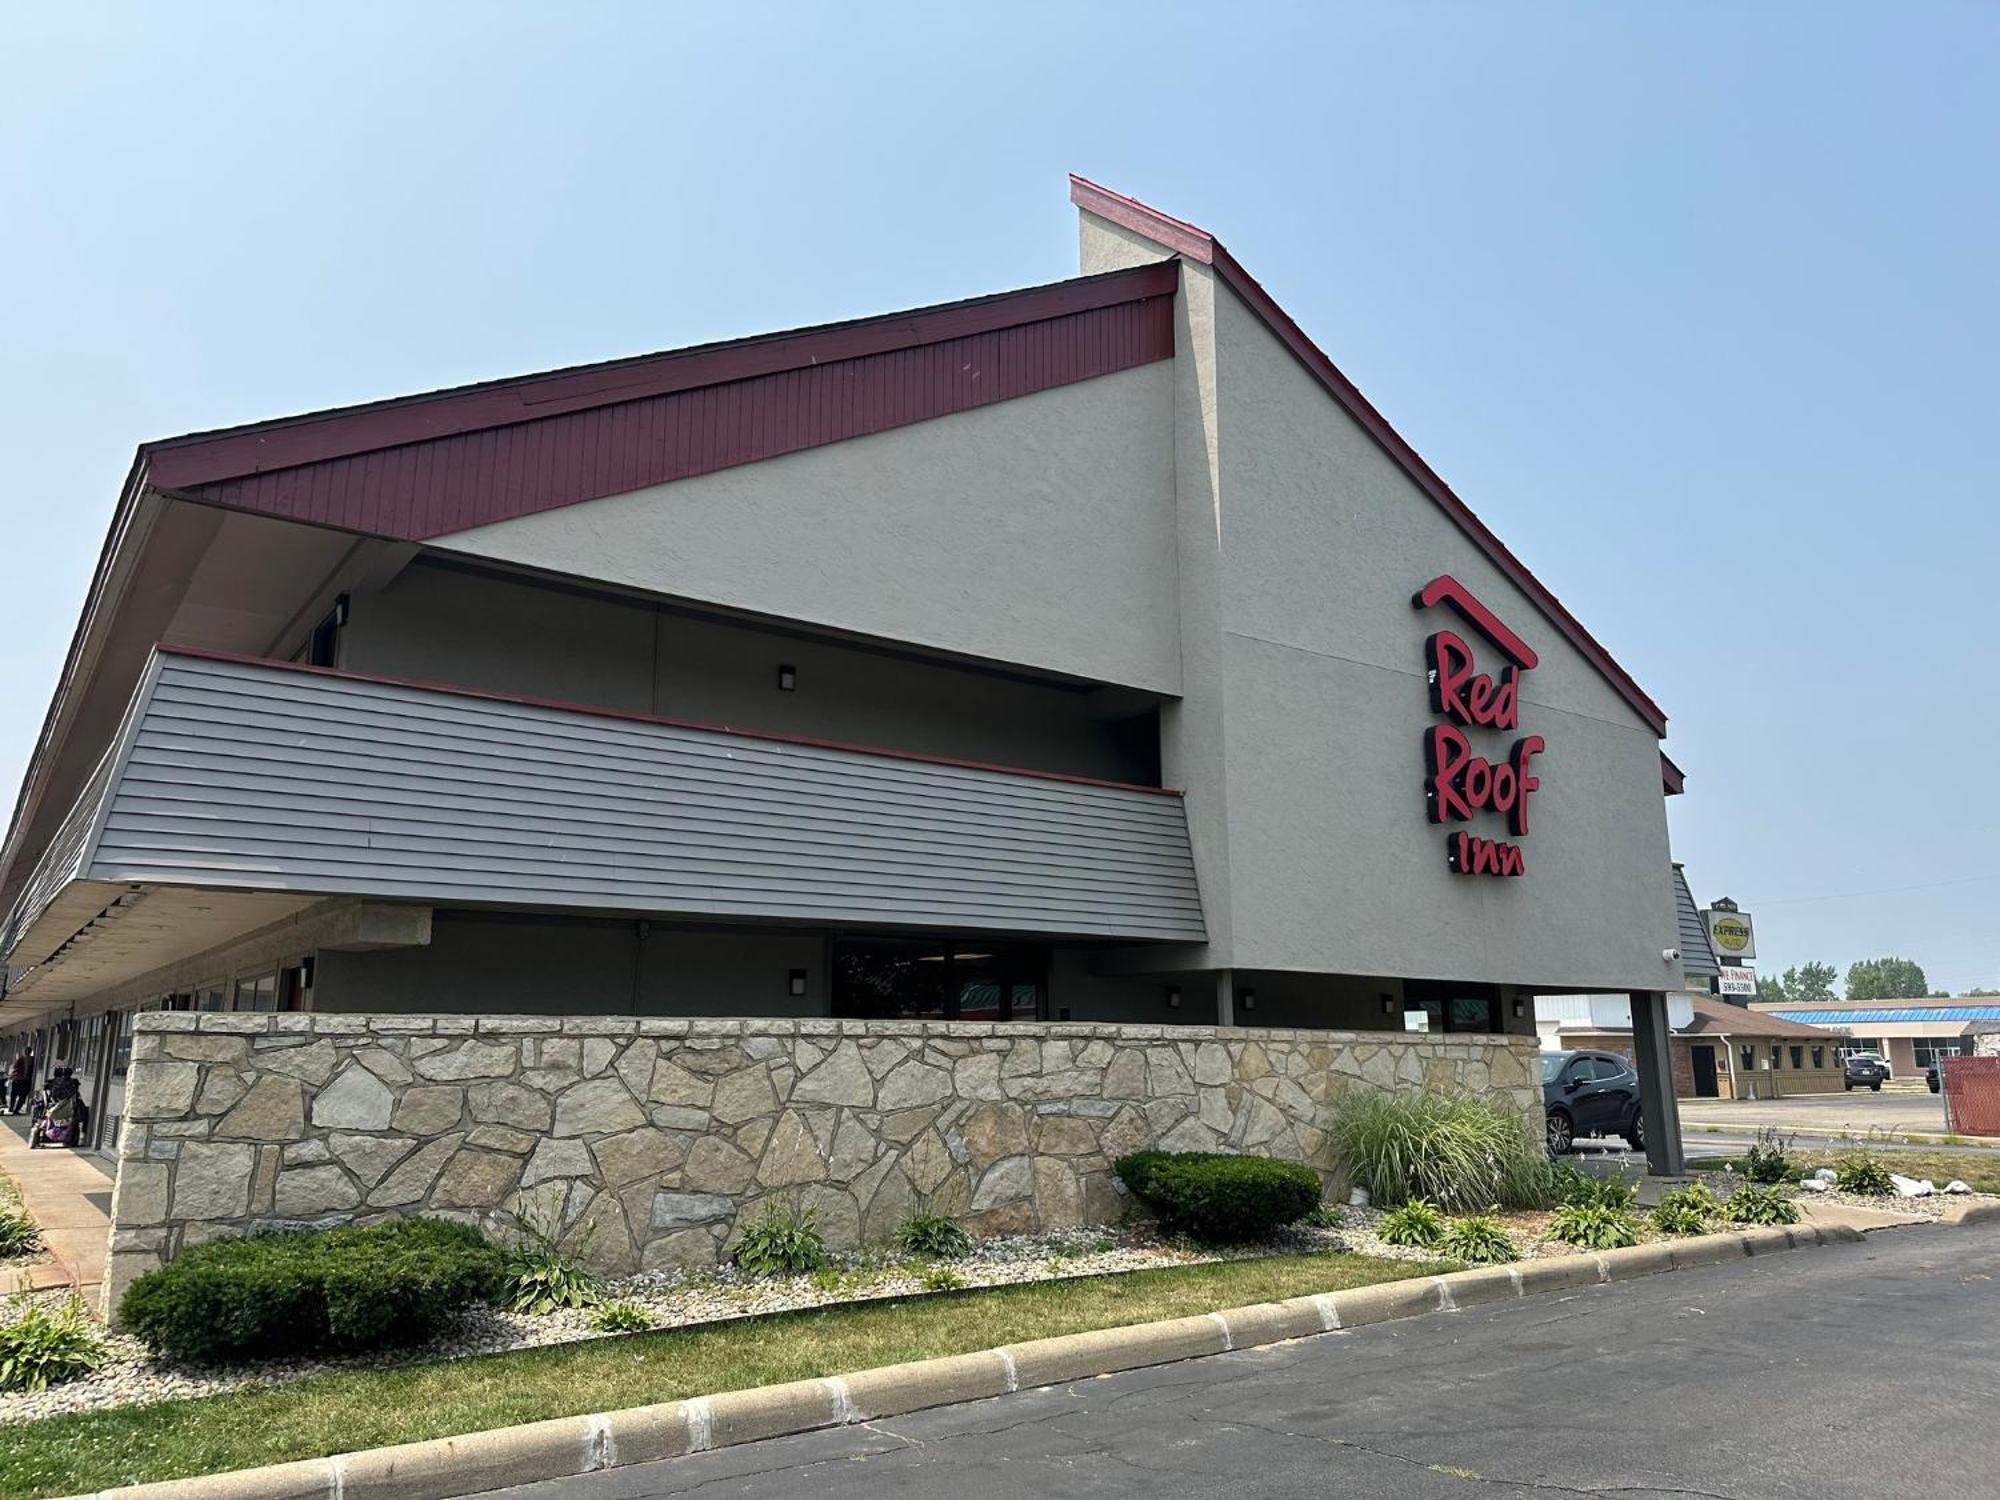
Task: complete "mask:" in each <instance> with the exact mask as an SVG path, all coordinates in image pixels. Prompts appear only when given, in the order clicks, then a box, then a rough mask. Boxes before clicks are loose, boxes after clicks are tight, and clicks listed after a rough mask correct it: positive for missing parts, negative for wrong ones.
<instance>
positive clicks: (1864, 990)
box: [1757, 958, 2000, 1001]
mask: <svg viewBox="0 0 2000 1500" xmlns="http://www.w3.org/2000/svg"><path fill="white" fill-rule="evenodd" d="M1838 978H1840V971H1839V970H1838V969H1836V968H1835V967H1834V966H1833V965H1832V964H1821V963H1808V964H1795V965H1794V966H1793V967H1791V968H1789V969H1787V970H1785V972H1784V973H1783V974H1759V975H1758V976H1757V998H1758V999H1759V1000H1804V1001H1814V1000H1842V999H1845V1000H1914V999H1919V998H1924V997H1930V998H1933V999H1942V998H1944V997H1946V996H1948V995H1949V994H1950V993H1951V992H1950V991H1949V990H1933V989H1932V988H1931V987H1930V981H1929V980H1927V979H1925V978H1924V969H1923V965H1922V964H1919V963H1917V962H1916V961H1915V960H1913V959H1908V958H1863V959H1858V960H1856V961H1855V962H1854V963H1851V964H1849V965H1848V966H1847V985H1846V993H1845V994H1844V995H1836V994H1834V992H1833V985H1834V981H1835V980H1837V979H1838ZM1965 993H1966V994H1967V995H2000V990H1989V989H1970V990H1967V991H1966V992H1965Z"/></svg>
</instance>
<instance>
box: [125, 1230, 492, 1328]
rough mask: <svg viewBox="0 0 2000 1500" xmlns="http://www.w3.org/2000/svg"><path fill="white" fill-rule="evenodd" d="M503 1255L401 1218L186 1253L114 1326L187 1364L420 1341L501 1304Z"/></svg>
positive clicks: (132, 1295)
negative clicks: (455, 1317) (477, 1306)
mask: <svg viewBox="0 0 2000 1500" xmlns="http://www.w3.org/2000/svg"><path fill="white" fill-rule="evenodd" d="M504 1279H505V1273H504V1263H503V1259H502V1257H501V1254H500V1252H499V1251H498V1250H495V1249H494V1248H493V1247H492V1246H491V1245H489V1244H487V1243H486V1240H485V1237H484V1236H482V1235H481V1234H480V1233H479V1231H478V1230H477V1229H474V1228H472V1227H471V1226H470V1225H466V1224H457V1223H451V1222H448V1221H446V1220H443V1219H402V1220H399V1221H397V1222H396V1223H393V1224H379V1225H374V1226H371V1227H369V1228H366V1229H328V1230H312V1229H303V1230H293V1231H289V1232H287V1233H283V1234H263V1235H254V1236H252V1237H250V1238H248V1239H232V1240H216V1241H214V1242H212V1243H210V1244H206V1245H197V1246H195V1247H194V1248H193V1249H191V1250H184V1251H182V1252H181V1254H180V1256H179V1257H178V1258H177V1259H175V1260H174V1261H173V1262H172V1263H171V1264H170V1265H166V1266H163V1267H161V1268H160V1269H159V1270H157V1271H148V1272H147V1273H146V1274H145V1275H144V1276H141V1277H140V1278H139V1279H138V1280H137V1281H135V1282H133V1283H132V1285H131V1286H130V1287H129V1288H128V1289H127V1290H126V1293H125V1300H124V1301H123V1302H122V1303H120V1304H119V1316H120V1318H121V1319H122V1321H123V1322H124V1324H125V1326H126V1328H128V1329H129V1330H130V1331H131V1332H132V1333H133V1334H135V1335H136V1336H137V1337H139V1338H141V1339H143V1340H145V1342H146V1343H148V1344H150V1345H151V1346H152V1347H153V1348H154V1349H155V1350H156V1351H158V1352H159V1353H161V1354H164V1355H166V1356H167V1357H169V1358H171V1359H178V1360H186V1361H189V1362H193V1363H209V1362H214V1361H221V1360H235V1359H260V1358H266V1357H270V1356H274V1355H292V1354H311V1353H320V1352H332V1353H339V1352H350V1351H355V1350H363V1349H379V1348H387V1347H391V1346H395V1345H400V1344H413V1343H420V1342H422V1341H423V1340H424V1339H427V1338H429V1337H430V1336H431V1335H432V1334H434V1333H435V1332H436V1331H437V1330H438V1328H439V1326H440V1325H441V1324H442V1323H443V1321H444V1320H445V1318H446V1317H447V1316H448V1315H450V1314H452V1313H454V1312H457V1311H459V1310H460V1309H462V1308H465V1307H468V1306H470V1305H472V1304H474V1303H479V1302H486V1301H490V1300H492V1299H493V1298H495V1297H497V1296H498V1295H499V1294H500V1291H501V1288H502V1285H503V1282H504Z"/></svg>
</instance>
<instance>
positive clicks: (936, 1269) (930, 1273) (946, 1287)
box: [922, 1266, 965, 1292]
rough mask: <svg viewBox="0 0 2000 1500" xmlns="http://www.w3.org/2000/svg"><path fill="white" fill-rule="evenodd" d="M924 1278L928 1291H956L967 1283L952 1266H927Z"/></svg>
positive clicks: (925, 1288)
mask: <svg viewBox="0 0 2000 1500" xmlns="http://www.w3.org/2000/svg"><path fill="white" fill-rule="evenodd" d="M922 1280H923V1283H924V1290H925V1291H927V1292H955V1291H957V1290H958V1289H959V1288H960V1287H962V1286H964V1285H965V1278H964V1277H963V1276H961V1275H959V1274H958V1272H956V1271H954V1270H953V1269H952V1268H951V1267H950V1266H925V1267H924V1274H923V1277H922Z"/></svg>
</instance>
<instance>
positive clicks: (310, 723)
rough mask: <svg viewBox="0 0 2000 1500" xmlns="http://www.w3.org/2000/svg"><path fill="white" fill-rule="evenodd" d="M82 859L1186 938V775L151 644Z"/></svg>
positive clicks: (409, 886) (168, 874)
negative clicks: (908, 751) (974, 752)
mask: <svg viewBox="0 0 2000 1500" xmlns="http://www.w3.org/2000/svg"><path fill="white" fill-rule="evenodd" d="M157 673H158V676H157V681H156V684H155V686H154V689H153V692H152V694H151V696H150V698H149V699H148V700H146V704H145V707H144V710H143V712H142V714H141V716H140V718H139V720H138V722H137V723H136V724H135V725H133V726H130V727H129V729H128V734H129V736H130V742H131V748H130V753H129V755H128V756H127V759H126V762H125V764H124V767H123V769H122V772H121V774H120V775H119V776H118V778H117V783H116V786H115V788H114V789H113V791H112V795H111V799H110V805H109V808H108V811H107V814H106V816H105V819H104V825H103V831H102V834H101V836H100V838H99V840H98V843H97V847H96V849H95V851H94V854H93V855H92V858H91V860H90V865H89V870H90V874H91V875H92V876H93V877H94V878H98V879H107V880H121V881H134V882H163V883H174V884H192V885H205V886H220V887H235V888H246V889H256V890H281V891H297V892H309V893H327V894H335V893H341V894H355V895H369V896H383V897H405V898H409V899H413V900H425V901H433V902H439V903H444V902H449V903H454V904H466V905H496V906H537V907H569V908H580V909H590V910H610V911H624V912H639V913H659V914H663V915H664V914H676V915H681V914H685V915H701V916H713V917H744V918H752V917H754V918H761V919H777V920H799V921H814V922H825V921H836V922H843V923H870V924H896V925H906V926H911V927H932V928H944V929H951V930H962V931H963V930H969V931H1013V932H1035V933H1046V934H1050V935H1068V936H1080V937H1102V938H1157V939H1167V940H1190V939H1192V940H1199V939H1200V937H1201V936H1202V932H1203V927H1202V917H1201V905H1200V900H1199V897H1198V894H1197V891H1196V888H1195V878H1194V870H1193V862H1192V858H1191V856H1190V854H1189V850H1188V839H1187V828H1186V822H1185V818H1184V815H1183V811H1182V807H1181V803H1180V799H1179V798H1177V797H1174V796H1170V795H1158V794H1151V793H1147V792H1144V791H1139V790H1131V789H1124V788H1116V787H1103V786H1093V785H1088V784H1080V783H1074V782H1066V781H1059V780H1051V779H1044V778H1038V777H1030V776H1023V775H1020V774H1016V773H1010V772H1005V771H988V770H982V769H977V768H971V767H963V766H955V765H938V764H933V763H929V762H924V761H917V760H906V759H900V758H893V757H888V756H881V755H871V754H868V753H864V752H859V751H847V750H840V749H834V748H828V747H824V746H817V745H800V744H792V743H785V742H778V741H772V740H760V739H754V738H749V737H744V736H738V735H732V734H728V733H722V732H718V731H713V730H705V729H696V728H686V727H679V726H674V725H666V724H660V723H657V722H651V721H645V720H640V719H631V718H619V717H614V716H608V715H598V714H590V713H584V712H577V711H570V710H565V709H557V708H546V707H540V706H534V705H527V704H518V703H510V702H503V701H496V700H490V699H481V698H477V697H472V696H467V695H463V694H454V693H449V692H443V691H435V690H430V689H424V688H416V687H407V686H400V685H390V684H384V683H376V682H369V681H361V680H356V679H352V678H341V677H334V676H327V675H321V674H315V673H308V672H299V671H290V670H285V669H283V668H276V667H265V666H259V665H254V664H247V663H237V662H221V661H213V660H209V659H205V658H195V657H182V656H171V655H168V656H162V657H160V658H159V659H158V664H157Z"/></svg>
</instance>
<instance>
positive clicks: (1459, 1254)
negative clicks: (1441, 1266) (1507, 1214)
mask: <svg viewBox="0 0 2000 1500" xmlns="http://www.w3.org/2000/svg"><path fill="white" fill-rule="evenodd" d="M1437 1250H1438V1254H1440V1255H1442V1256H1444V1257H1445V1258H1446V1259H1447V1260H1462V1261H1464V1262H1465V1263H1466V1264H1467V1265H1469V1266H1495V1265H1503V1264H1505V1263H1506V1262H1507V1261H1510V1260H1519V1259H1520V1258H1521V1257H1520V1255H1519V1254H1518V1253H1517V1252H1516V1251H1515V1249H1514V1241H1513V1240H1512V1239H1511V1238H1510V1237H1509V1236H1508V1234H1507V1231H1506V1229H1505V1228H1504V1227H1503V1226H1502V1225H1501V1223H1500V1220H1499V1219H1498V1218H1497V1217H1495V1216H1494V1215H1492V1214H1468V1215H1466V1216H1465V1217H1464V1218H1462V1219H1453V1220H1452V1221H1451V1222H1450V1223H1449V1224H1447V1225H1445V1227H1444V1233H1443V1234H1442V1235H1441V1236H1440V1237H1439V1238H1438V1242H1437Z"/></svg>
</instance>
